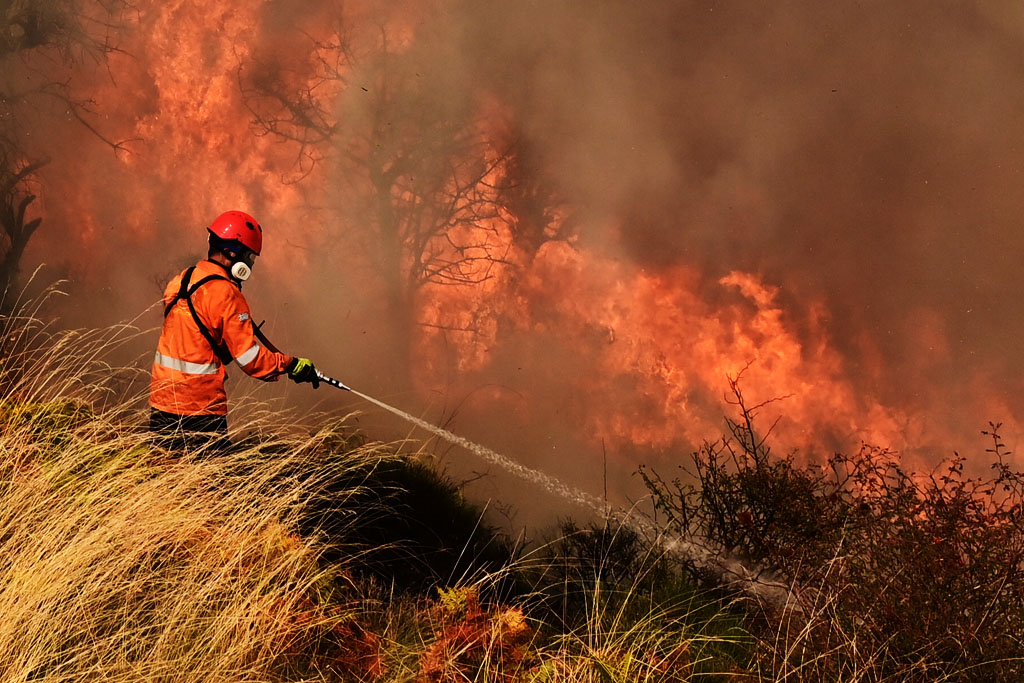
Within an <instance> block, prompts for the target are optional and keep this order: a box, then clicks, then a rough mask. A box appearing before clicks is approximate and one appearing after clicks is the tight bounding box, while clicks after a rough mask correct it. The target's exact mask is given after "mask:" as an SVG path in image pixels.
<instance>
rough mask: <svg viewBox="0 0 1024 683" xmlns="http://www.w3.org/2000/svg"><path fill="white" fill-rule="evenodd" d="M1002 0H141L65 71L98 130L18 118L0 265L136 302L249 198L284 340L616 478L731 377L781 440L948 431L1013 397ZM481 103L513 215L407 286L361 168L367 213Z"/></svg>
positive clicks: (349, 372) (710, 433)
mask: <svg viewBox="0 0 1024 683" xmlns="http://www.w3.org/2000/svg"><path fill="white" fill-rule="evenodd" d="M1022 19H1024V16H1021V11H1019V10H1010V9H1001V8H994V7H983V6H981V5H975V4H970V3H953V2H936V1H935V0H907V1H905V2H901V3H887V2H881V1H878V0H874V1H870V2H861V3H854V2H840V3H818V2H811V1H809V0H800V1H792V2H782V3H770V4H765V3H753V2H744V3H718V2H706V1H705V2H688V1H684V0H672V1H669V2H664V1H660V0H659V1H649V2H625V1H622V2H603V3H598V4H594V3H584V2H571V1H569V0H565V1H561V2H533V1H529V2H513V1H505V2H501V1H498V0H490V1H486V2H454V1H453V2H436V3H411V2H410V3H386V2H360V3H345V4H344V6H343V7H342V5H341V3H336V2H332V1H331V0H318V1H317V2H297V1H296V0H265V1H264V2H259V3H241V2H234V1H231V0H222V1H220V2H211V1H202V2H200V1H199V0H175V1H174V2H165V3H143V4H141V5H138V6H137V11H136V12H135V13H134V14H132V15H129V16H128V17H127V18H126V19H125V26H124V27H123V32H122V33H121V34H120V43H119V45H120V47H121V48H122V51H121V52H118V53H114V54H111V55H109V57H108V59H107V60H106V61H105V62H104V63H102V64H97V63H95V62H91V61H89V60H83V61H79V62H76V63H74V64H72V65H71V66H69V67H68V66H61V67H60V69H59V70H60V71H61V73H64V72H67V74H66V75H69V77H70V79H71V80H70V82H71V83H72V84H73V88H74V90H75V92H76V93H78V94H80V95H81V96H82V97H86V98H88V99H90V100H91V101H92V108H93V109H94V111H95V112H96V114H95V116H94V117H93V118H90V119H89V120H90V122H91V125H93V127H94V128H95V129H96V130H98V131H99V132H100V133H102V134H103V136H104V137H105V138H107V142H104V141H103V140H102V139H99V138H98V137H97V135H95V134H94V133H93V132H90V131H89V130H87V129H85V128H83V127H82V126H80V125H77V124H76V123H75V121H73V120H69V119H68V118H67V117H66V116H62V112H61V111H60V108H59V107H52V108H50V109H39V110H38V111H37V114H38V115H37V117H36V118H35V119H33V121H32V122H27V123H26V124H25V125H26V127H27V128H28V129H29V131H30V132H31V134H32V136H33V137H32V139H33V141H34V142H33V144H34V145H36V147H34V150H35V151H36V152H37V153H38V154H47V155H49V156H51V157H52V158H53V163H52V164H51V165H50V166H48V167H47V168H46V169H45V172H44V173H43V174H42V175H41V180H40V183H41V185H42V187H43V188H44V190H45V194H44V196H43V199H42V201H41V204H40V205H41V212H42V215H43V216H44V219H45V220H44V224H43V227H42V228H41V229H40V232H39V234H38V236H37V237H36V238H35V239H34V240H33V242H32V244H31V245H30V250H29V253H28V254H27V255H26V257H25V260H24V264H25V265H26V266H30V265H32V264H34V263H38V262H46V263H48V264H50V270H49V271H48V273H49V274H50V275H61V276H66V277H69V278H71V280H72V284H71V286H72V288H73V290H74V292H75V299H74V301H75V304H74V306H73V310H72V311H70V312H69V315H70V318H71V320H72V321H74V322H77V323H79V324H81V323H84V322H93V323H97V324H103V323H105V322H109V321H112V320H119V319H124V318H130V317H134V315H135V314H137V313H138V312H139V311H140V310H143V309H145V308H146V307H147V306H149V305H150V304H152V303H153V302H155V301H156V299H157V297H158V296H159V292H160V290H161V289H162V286H163V282H164V281H165V280H167V279H169V277H170V276H172V275H173V274H175V273H176V272H178V271H179V270H180V269H182V268H184V267H185V266H187V265H189V263H190V262H192V261H194V260H195V259H196V258H198V257H200V256H201V255H202V253H203V252H204V244H203V240H204V234H203V230H202V228H203V227H204V226H205V225H206V224H207V223H208V222H209V221H210V220H211V219H212V218H213V217H214V216H215V215H216V214H217V213H219V212H220V211H221V210H224V209H227V208H241V209H245V210H249V211H251V212H253V213H254V214H256V215H257V216H258V217H259V218H260V220H261V222H262V223H263V225H264V226H265V227H266V228H267V249H266V254H265V256H264V257H263V258H261V259H260V262H259V263H258V264H257V270H256V277H254V279H253V281H252V283H251V284H247V285H246V293H247V294H248V295H249V297H250V301H251V302H252V304H253V306H254V309H256V315H257V318H258V319H261V318H264V317H265V318H267V319H268V321H269V322H268V327H267V328H266V329H267V330H268V331H269V332H270V334H271V336H272V337H273V338H274V339H275V342H276V343H277V344H278V345H279V346H281V347H282V348H284V349H285V350H286V351H289V352H294V353H301V354H303V355H309V356H311V357H313V358H314V359H315V360H317V361H318V363H319V364H321V365H323V366H324V368H325V370H326V371H327V372H329V373H331V374H337V375H339V376H341V377H342V379H344V380H345V381H346V382H347V383H350V384H352V385H353V386H356V387H359V388H361V389H363V390H364V391H366V392H367V393H369V394H371V395H374V396H379V397H382V398H384V399H386V400H387V401H388V402H389V403H395V404H397V405H401V406H402V407H403V408H405V409H408V410H411V411H413V412H414V413H418V414H422V415H423V416H424V417H428V418H430V419H437V420H454V421H453V422H452V423H451V424H450V425H449V426H450V427H451V428H452V429H453V430H454V431H456V432H459V433H465V434H466V436H468V437H469V438H472V439H473V440H474V441H480V442H482V443H487V444H489V445H492V446H494V447H495V448H496V449H498V450H499V451H501V452H502V453H508V454H514V455H517V456H520V457H521V458H522V459H523V460H524V461H525V462H526V463H528V464H530V465H531V466H535V467H541V469H549V470H551V471H552V473H553V474H555V475H556V476H559V477H561V478H563V479H566V480H569V481H573V482H574V483H576V484H577V485H580V486H583V487H586V488H587V489H588V490H589V491H592V492H593V491H598V490H601V488H602V487H603V486H605V485H606V484H607V482H606V481H605V474H604V470H603V468H598V467H595V466H594V463H596V462H597V461H598V458H601V459H602V460H603V459H607V460H609V461H610V462H611V466H612V470H611V474H610V476H611V478H612V479H613V480H615V481H616V482H621V481H624V480H626V479H628V474H629V472H630V471H631V470H632V469H634V468H635V466H636V464H637V463H638V462H639V461H660V462H667V461H670V460H671V459H672V458H673V457H675V455H676V454H678V452H679V451H680V450H687V449H689V447H690V446H692V445H693V444H694V443H695V442H696V441H699V440H700V439H702V438H714V437H715V436H717V434H718V432H719V431H720V429H721V415H722V413H723V411H728V410H732V408H731V407H730V406H728V404H727V403H725V402H724V401H723V396H724V395H726V394H727V391H728V382H727V377H729V376H736V375H738V374H740V373H743V383H744V384H743V386H744V387H745V388H746V390H747V392H748V393H747V396H748V398H749V399H750V401H752V405H753V404H758V403H760V402H762V401H766V400H769V399H771V398H774V397H777V396H786V397H787V398H785V399H784V400H781V401H778V402H774V403H771V404H769V405H768V406H766V407H765V408H764V409H763V413H764V414H765V416H766V418H767V419H768V423H769V424H771V421H772V420H773V419H774V417H776V416H781V417H782V421H781V422H780V423H779V425H778V426H777V431H776V433H777V434H778V435H779V436H781V437H784V439H785V444H786V445H787V446H791V447H800V448H809V447H811V446H812V445H814V447H816V448H823V449H832V448H848V447H850V446H855V445H856V443H857V442H858V441H859V440H862V439H863V440H872V441H876V442H878V441H882V442H886V443H891V444H892V445H894V446H896V447H898V448H900V449H902V450H906V451H909V452H921V453H927V454H928V455H929V456H934V455H948V454H950V453H951V452H952V450H954V449H966V450H970V449H972V448H974V447H976V446H978V445H980V444H981V443H982V442H980V441H978V440H977V439H976V438H975V437H976V436H977V431H978V430H980V429H982V428H984V427H985V426H986V422H987V421H988V420H997V421H1005V422H1007V423H1008V425H1010V430H1011V432H1015V431H1016V425H1018V424H1020V422H1021V416H1020V415H1019V412H1020V409H1019V407H1018V405H1017V401H1016V400H1015V398H1016V397H1017V396H1019V395H1020V390H1021V388H1022V387H1021V379H1020V377H1021V369H1022V368H1021V363H1020V361H1019V360H1018V358H1019V356H1020V353H1019V348H1018V345H1019V344H1018V342H1017V340H1018V339H1020V338H1022V332H1024V329H1022V327H1024V321H1022V320H1021V316H1020V310H1019V308H1020V307H1019V303H1018V302H1017V299H1018V296H1017V292H1018V291H1019V290H1020V289H1021V286H1022V284H1024V283H1022V282H1021V279H1022V278H1021V275H1020V274H1019V272H1020V269H1019V267H1018V260H1019V259H1018V254H1019V253H1020V251H1021V246H1022V245H1021V241H1022V238H1021V234H1022V233H1021V231H1020V230H1019V229H1018V220H1019V216H1020V215H1022V209H1024V206H1022V204H1024V195H1022V194H1021V193H1020V192H1018V191H1017V189H1018V188H1017V185H1018V184H1019V182H1020V179H1021V169H1022V168H1024V158H1022V155H1024V139H1022V133H1024V130H1022V128H1021V126H1022V125H1024V124H1022V123H1021V121H1024V118H1022V117H1021V111H1022V105H1024V93H1022V92H1021V91H1020V89H1019V88H1014V87H1013V84H1014V83H1015V78H1014V77H1015V76H1016V75H1017V74H1018V73H1019V71H1020V68H1021V61H1020V57H1019V54H1020V45H1021V42H1022V40H1024V31H1022V27H1024V21H1022ZM22 68H26V69H27V67H23V66H17V65H12V69H22ZM32 68H33V69H36V70H37V71H38V69H39V68H42V67H39V65H38V64H35V65H32ZM46 68H50V67H46ZM54 68H56V67H54ZM56 76H57V74H56V73H54V74H53V77H54V78H56ZM282 93H292V94H294V93H299V94H301V95H303V97H300V98H298V99H295V98H294V97H293V98H292V99H290V100H288V98H280V97H277V96H276V95H279V94H282ZM481 129H485V132H486V133H487V134H489V135H490V136H491V138H492V139H493V140H499V141H501V142H502V143H508V144H510V145H514V146H515V149H516V151H517V153H518V155H519V156H518V157H517V160H518V163H519V166H518V168H517V179H518V181H519V182H521V183H523V187H524V189H523V197H525V198H524V199H522V200H521V201H520V204H519V205H518V207H519V209H520V210H521V211H520V212H519V213H518V214H517V215H515V216H513V217H511V218H509V216H507V215H506V216H504V218H503V220H504V224H503V225H505V227H503V228H498V227H493V226H492V227H493V239H495V240H496V241H497V242H501V240H502V239H505V238H507V237H508V235H507V234H506V233H505V232H502V231H503V230H506V229H509V230H512V232H513V233H514V234H518V235H522V233H523V232H524V231H526V230H527V228H529V227H531V226H532V227H536V228H537V229H536V231H535V232H536V234H535V235H533V238H535V241H534V242H533V243H532V247H531V248H526V247H524V246H523V245H522V244H519V243H518V242H516V243H514V244H513V246H512V247H510V248H509V250H508V251H507V260H508V261H510V262H511V265H504V264H499V265H497V266H495V268H494V270H493V271H489V272H488V278H487V279H484V280H483V281H482V282H481V283H479V284H478V285H475V286H462V287H448V288H444V287H435V286H433V285H429V284H428V285H424V286H417V287H412V286H408V278H407V277H406V278H405V279H403V277H405V274H406V273H407V270H406V269H407V268H408V266H409V256H408V254H405V255H403V253H402V247H403V245H405V246H407V245H408V244H409V242H408V239H406V238H403V237H400V236H399V237H396V236H395V235H391V234H387V233H385V232H384V231H383V229H382V227H381V226H382V222H381V213H380V212H381V210H382V209H381V204H380V203H379V201H378V200H379V198H380V197H381V196H382V193H380V192H377V193H376V194H375V193H374V192H373V190H374V184H373V183H374V182H375V176H374V175H373V173H371V172H370V171H369V170H368V169H371V170H375V171H376V172H377V173H378V176H381V175H387V174H388V173H391V172H392V171H394V172H395V173H396V175H398V176H400V177H401V178H402V180H400V181H396V183H397V184H396V185H394V187H395V188H404V189H398V190H394V191H393V192H392V191H391V190H389V192H392V193H391V195H390V196H391V199H393V200H394V202H396V203H397V204H396V205H399V204H401V202H403V201H405V197H407V196H409V197H411V196H428V195H430V193H431V192H433V191H434V190H435V189H436V187H435V186H437V187H443V186H442V185H438V183H439V182H440V181H439V179H441V178H444V177H446V176H445V175H444V174H445V173H453V171H452V167H451V164H450V163H449V162H450V160H451V159H452V158H453V157H454V156H458V155H452V154H449V155H448V156H445V154H438V153H437V151H438V150H442V151H443V150H446V149H447V150H461V152H462V153H464V154H463V157H462V158H465V157H466V156H467V155H468V156H472V154H470V153H469V152H467V150H475V149H477V148H476V147H475V146H474V145H477V144H478V143H479V137H478V136H477V133H476V131H479V130H481ZM485 137H486V136H485ZM109 141H116V142H123V149H122V150H121V151H115V150H113V149H112V148H111V145H110V144H108V143H109ZM500 147H501V144H494V145H492V148H491V149H490V150H489V151H486V152H478V153H477V158H486V155H487V154H492V153H497V151H499V150H498V148H500ZM403 165H404V166H403ZM396 169H398V170H396ZM377 181H379V178H377ZM402 183H404V185H403V184H402ZM381 186H383V185H381ZM527 189H529V193H528V192H527ZM417 193H418V194H417ZM387 194H388V193H383V195H385V196H387ZM403 206H405V207H406V208H407V209H408V208H409V207H411V206H418V205H415V204H414V203H412V202H410V203H408V204H407V205H403ZM409 215H412V214H409ZM416 216H417V220H423V221H427V222H429V220H431V217H430V215H428V214H426V213H423V214H416ZM530 216H532V218H531V217H530ZM410 220H411V219H410ZM531 221H533V222H532V223H531ZM545 221H546V222H545ZM485 222H486V221H485ZM487 224H488V225H492V224H493V225H497V221H491V223H487ZM403 225H411V222H410V223H406V224H403ZM508 226H511V228H509V227H508ZM515 230H518V231H519V232H518V233H515ZM545 230H546V231H547V232H545ZM508 239H510V240H513V241H514V240H515V239H518V238H515V237H508ZM545 241H546V243H544V242H545ZM502 253H503V254H506V252H502ZM152 318H153V319H152V321H151V322H152V324H153V325H157V324H158V323H159V319H158V315H157V314H156V313H155V312H154V314H153V316H152ZM424 320H428V321H431V322H433V323H443V324H437V325H436V326H435V327H434V328H423V327H422V326H420V325H419V324H418V322H423V321H424ZM455 323H458V324H455ZM459 327H461V328H464V329H463V330H462V331H459V329H456V328H459ZM442 328H444V329H442ZM467 330H468V331H467ZM154 344H155V338H154ZM233 381H235V380H233ZM238 381H241V382H244V381H245V380H238ZM265 393H268V395H278V396H280V395H283V396H284V397H285V399H286V400H287V401H290V402H291V401H296V402H298V401H303V400H308V395H307V394H304V393H302V391H301V390H300V389H297V388H294V387H284V388H282V387H280V386H278V387H272V388H268V389H267V392H265ZM316 398H317V399H318V400H320V401H321V402H328V404H329V402H330V401H331V400H335V399H328V398H324V397H322V396H319V395H318V396H317V397H316ZM321 405H322V404H321ZM766 427H767V425H766ZM1006 437H1007V439H1008V441H1007V443H1008V444H1009V445H1010V446H1011V448H1012V447H1013V444H1014V442H1015V439H1016V438H1017V435H1016V433H1009V434H1006ZM580 463H584V464H585V467H584V469H585V472H584V473H582V474H581V473H580V472H579V470H580ZM616 485H618V484H616ZM622 486H623V487H625V486H626V485H625V484H622Z"/></svg>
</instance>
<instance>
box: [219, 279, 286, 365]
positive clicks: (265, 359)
mask: <svg viewBox="0 0 1024 683" xmlns="http://www.w3.org/2000/svg"><path fill="white" fill-rule="evenodd" d="M218 284H219V283H218ZM232 289H234V288H232ZM233 294H234V296H231V297H229V299H228V301H227V305H225V306H224V307H223V308H222V316H223V317H222V319H221V321H220V323H221V333H222V335H223V336H222V339H223V341H224V344H225V345H226V346H227V347H228V351H229V352H230V353H231V357H232V358H234V359H235V363H237V364H238V366H239V367H241V368H242V370H243V371H244V372H245V374H247V375H249V376H250V377H255V378H256V379H262V380H266V381H273V380H276V379H277V378H278V377H280V376H281V375H283V374H284V373H285V372H287V369H288V365H289V364H291V362H292V360H293V358H292V357H291V356H287V355H285V354H283V353H275V352H274V351H271V350H270V349H268V348H266V347H264V346H263V344H261V343H260V342H259V340H258V339H256V334H255V331H254V330H253V322H252V315H251V314H250V312H249V304H248V302H247V301H246V300H245V297H244V296H242V293H241V292H239V291H238V290H234V292H233Z"/></svg>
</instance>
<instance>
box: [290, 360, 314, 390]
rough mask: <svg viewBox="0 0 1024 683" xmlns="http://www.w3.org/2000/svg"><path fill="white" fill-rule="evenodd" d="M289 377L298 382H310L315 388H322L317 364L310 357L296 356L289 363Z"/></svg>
mask: <svg viewBox="0 0 1024 683" xmlns="http://www.w3.org/2000/svg"><path fill="white" fill-rule="evenodd" d="M288 379H290V380H291V381H293V382H295V383H296V384H302V383H303V382H309V383H311V384H312V385H313V388H314V389H318V388H320V378H319V377H318V376H317V374H316V366H314V365H313V361H311V360H310V359H308V358H296V359H294V360H293V361H292V362H291V363H290V364H289V365H288Z"/></svg>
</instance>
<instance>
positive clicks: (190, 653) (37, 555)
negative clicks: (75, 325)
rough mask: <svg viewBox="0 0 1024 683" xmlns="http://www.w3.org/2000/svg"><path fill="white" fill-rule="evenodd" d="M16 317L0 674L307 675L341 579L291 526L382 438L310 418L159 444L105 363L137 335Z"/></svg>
mask: <svg viewBox="0 0 1024 683" xmlns="http://www.w3.org/2000/svg"><path fill="white" fill-rule="evenodd" d="M34 313H37V310H34V311H24V310H22V312H21V313H20V314H19V315H14V316H7V317H5V318H3V327H2V329H3V347H2V349H0V354H2V356H0V430H2V432H0V653H4V654H3V656H2V657H0V681H4V682H7V681H27V680H46V681H59V680H76V681H77V680H86V679H88V680H123V681H140V680H145V681H192V680H196V681H199V680H202V681H216V680H230V681H244V680H254V681H255V680H268V679H270V680H289V679H295V680H306V678H307V677H314V678H319V677H320V674H319V673H318V672H317V668H318V667H321V666H323V660H322V658H321V659H318V658H317V656H316V653H317V652H318V651H319V650H318V647H319V646H318V642H319V640H320V639H321V637H322V635H323V634H324V633H325V632H328V631H330V630H331V629H332V628H335V627H336V626H337V624H338V623H339V622H341V621H344V620H345V619H346V618H348V616H347V612H346V610H345V609H344V608H343V606H342V605H343V604H344V600H339V591H341V592H344V590H345V589H346V582H345V580H344V576H343V574H341V573H340V570H339V569H338V568H337V567H333V568H328V567H326V566H325V564H324V563H322V562H321V558H322V554H323V552H324V546H323V544H322V541H323V539H322V538H319V537H318V535H317V534H316V533H315V532H313V533H310V532H309V530H308V529H306V532H305V533H304V534H303V535H300V534H299V533H298V532H299V529H300V524H301V523H302V520H303V518H304V515H305V514H306V512H307V511H308V509H309V507H310V506H311V505H313V504H321V505H322V503H323V497H322V493H323V491H325V490H326V489H331V490H332V499H333V500H335V501H344V499H345V497H346V495H348V494H358V486H359V484H358V481H359V478H360V473H361V472H367V471H369V470H372V468H373V467H374V466H375V464H376V463H378V462H379V461H380V460H381V459H383V458H386V457H389V456H388V455H387V453H386V451H385V449H383V448H381V447H380V446H377V445H372V444H371V445H363V446H358V447H354V448H353V447H350V446H349V445H348V444H347V442H346V441H345V439H344V438H343V437H342V436H341V435H339V432H338V431H337V430H336V429H326V430H323V431H321V432H319V433H317V434H314V435H312V436H309V435H308V434H306V435H302V434H292V435H280V434H279V435H278V437H277V438H276V439H275V440H273V441H269V442H263V443H260V444H257V445H253V446H250V447H244V448H239V449H238V450H236V451H235V452H233V453H231V454H230V455H227V456H223V457H212V456H211V454H210V453H207V452H204V451H203V450H198V451H196V452H191V453H171V452H168V451H166V450H163V449H162V448H160V447H158V446H156V445H154V444H153V443H152V442H151V438H150V435H149V434H148V433H147V432H145V431H144V430H143V429H142V428H141V426H140V424H141V422H142V412H141V411H140V407H141V406H140V401H139V397H138V396H137V395H133V394H132V392H133V391H134V392H135V393H136V394H138V387H139V385H140V383H139V382H137V381H133V379H135V378H133V377H132V371H130V370H118V369H116V368H115V367H114V366H113V365H112V364H111V363H110V362H108V358H110V356H111V353H113V352H114V351H115V350H116V349H117V348H118V346H119V345H123V344H126V343H128V342H130V341H131V340H132V338H133V335H136V334H138V332H137V331H136V330H135V329H133V328H132V327H131V326H130V325H124V326H118V327H115V328H109V329H105V330H97V331H62V332H55V331H52V330H50V329H49V327H48V326H47V325H46V324H44V323H43V322H42V321H41V320H40V319H39V318H38V316H37V315H34ZM96 406H103V410H102V411H98V410H96V409H95V407H96ZM267 415H269V414H268V413H265V414H264V416H265V417H266V416H267ZM258 426H260V425H253V424H248V425H242V427H243V428H244V429H252V428H254V427H258ZM341 445H343V446H344V448H343V449H340V450H339V446H341ZM340 481H345V482H347V484H346V486H348V487H349V489H348V490H338V489H337V483H338V482H340ZM332 487H333V488H332ZM339 504H341V503H339ZM328 598H329V599H328Z"/></svg>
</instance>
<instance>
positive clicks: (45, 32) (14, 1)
mask: <svg viewBox="0 0 1024 683" xmlns="http://www.w3.org/2000/svg"><path fill="white" fill-rule="evenodd" d="M127 8H128V4H127V0H0V74H3V76H2V77H0V223H2V226H3V235H2V236H0V293H2V292H3V291H6V289H7V288H8V287H9V286H10V285H11V284H12V282H13V281H14V278H15V277H16V275H17V273H18V269H19V266H20V262H21V259H22V256H23V255H24V252H25V248H26V247H27V245H28V242H29V240H30V239H31V237H32V236H33V234H34V233H35V232H36V230H37V229H38V228H39V226H40V224H41V223H42V217H40V216H35V217H30V213H31V207H32V204H33V202H34V201H35V199H36V197H37V192H38V188H39V180H38V176H37V172H38V171H39V170H40V169H41V168H43V167H44V166H46V165H47V164H48V163H50V159H49V158H48V157H47V156H45V155H44V154H43V153H41V152H40V151H39V150H37V149H34V148H32V147H31V146H30V145H29V144H28V143H26V142H25V141H26V140H30V139H31V138H30V136H27V135H26V134H25V132H26V124H25V121H28V120H31V119H33V118H35V116H36V115H37V112H38V111H39V109H40V108H41V103H42V102H43V101H46V100H49V101H51V102H53V101H56V102H58V103H59V104H60V105H61V109H62V110H63V111H64V112H66V113H67V114H69V115H70V116H71V117H72V118H73V119H75V120H76V121H77V122H78V123H79V124H80V125H82V126H84V127H85V128H86V129H87V130H88V131H90V132H91V134H93V135H94V136H96V137H97V138H98V139H100V140H102V141H103V142H104V143H105V144H107V145H109V146H110V147H111V148H112V149H113V150H115V151H123V150H124V149H125V142H126V141H116V140H113V139H110V138H109V137H107V136H105V135H104V134H103V133H102V132H101V131H100V130H99V129H98V128H96V127H95V126H94V125H93V123H92V122H91V118H92V113H93V112H92V108H91V106H92V103H91V102H90V101H89V100H88V99H85V98H80V97H78V96H76V95H75V94H74V93H73V90H72V87H71V82H70V80H69V78H68V77H67V76H66V75H64V73H65V72H66V71H67V69H66V67H69V66H76V65H80V64H83V63H86V62H89V61H92V62H95V63H101V62H102V61H103V60H104V59H105V58H106V56H107V55H109V54H110V53H111V52H113V51H115V50H116V49H117V48H116V46H115V45H114V42H113V36H114V34H115V33H116V32H117V30H118V23H119V17H120V16H121V13H122V12H124V11H125V10H126V9H127ZM62 67H63V68H62ZM58 73H60V74H61V75H60V76H57V75H55V74H58Z"/></svg>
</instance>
